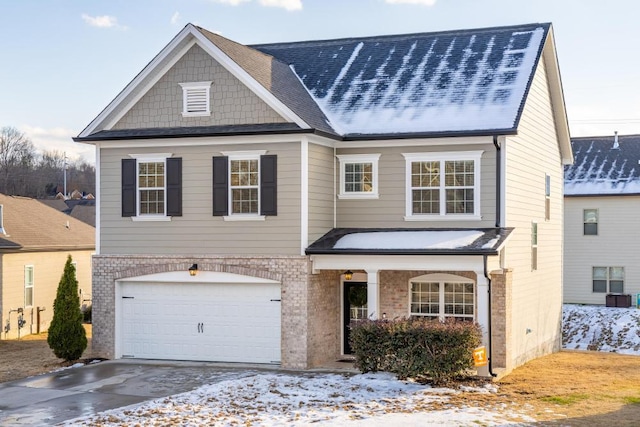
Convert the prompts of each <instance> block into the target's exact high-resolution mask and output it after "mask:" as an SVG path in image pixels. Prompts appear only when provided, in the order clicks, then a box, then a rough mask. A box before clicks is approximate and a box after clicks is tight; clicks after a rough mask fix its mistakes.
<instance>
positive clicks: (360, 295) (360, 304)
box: [342, 282, 367, 354]
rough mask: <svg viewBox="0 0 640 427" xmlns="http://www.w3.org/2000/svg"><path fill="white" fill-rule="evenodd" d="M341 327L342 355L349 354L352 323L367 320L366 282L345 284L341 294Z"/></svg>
mask: <svg viewBox="0 0 640 427" xmlns="http://www.w3.org/2000/svg"><path fill="white" fill-rule="evenodd" d="M343 295H344V296H343V298H344V299H343V305H342V306H343V307H344V312H343V327H342V331H343V332H342V336H343V339H344V354H351V346H350V345H349V333H350V332H351V329H350V326H351V324H352V322H354V323H355V322H358V321H361V320H363V319H366V318H367V282H345V284H344V294H343Z"/></svg>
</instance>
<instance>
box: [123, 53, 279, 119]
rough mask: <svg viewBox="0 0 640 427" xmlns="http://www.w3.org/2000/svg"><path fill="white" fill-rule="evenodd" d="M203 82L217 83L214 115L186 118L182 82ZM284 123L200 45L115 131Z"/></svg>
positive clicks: (162, 80)
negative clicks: (183, 109) (183, 108)
mask: <svg viewBox="0 0 640 427" xmlns="http://www.w3.org/2000/svg"><path fill="white" fill-rule="evenodd" d="M201 81H213V84H212V86H211V99H210V102H211V115H210V116H204V117H183V116H182V102H183V95H182V88H181V87H180V83H188V82H201ZM284 122H286V120H284V119H283V118H282V117H281V116H279V115H278V114H277V113H276V112H275V111H273V110H272V109H271V108H270V107H269V106H268V105H267V104H266V103H265V102H264V101H262V100H261V99H260V98H259V97H258V96H256V95H255V94H254V93H253V92H252V91H251V90H249V89H248V88H247V87H246V86H245V85H244V84H242V83H241V82H240V81H239V80H238V79H237V78H236V77H235V76H233V75H232V74H231V73H229V72H228V71H227V70H226V69H225V68H224V67H223V66H222V65H220V64H219V63H217V62H216V61H214V60H213V58H211V57H210V56H209V55H208V54H207V53H206V52H205V51H204V50H202V48H200V47H199V46H197V45H196V46H193V47H192V48H191V49H190V50H189V51H188V52H187V53H186V54H185V55H184V56H183V57H182V58H181V59H180V60H179V61H178V62H177V63H176V64H175V65H174V66H173V67H172V68H171V69H170V70H169V71H168V72H167V73H166V74H165V75H164V76H162V77H161V78H160V80H159V81H158V82H157V83H156V84H155V85H154V86H153V87H152V88H151V89H150V90H149V91H148V92H147V93H146V94H145V95H143V96H142V98H141V99H140V100H139V101H138V102H137V103H136V104H135V105H134V106H133V107H132V108H131V109H130V110H129V111H128V112H127V113H126V114H125V115H124V116H123V117H122V118H121V119H120V120H119V121H118V122H117V123H116V124H115V125H114V126H113V129H137V128H153V127H176V126H212V125H232V124H236V125H238V124H256V123H284Z"/></svg>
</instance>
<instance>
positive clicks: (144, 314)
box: [120, 282, 281, 363]
mask: <svg viewBox="0 0 640 427" xmlns="http://www.w3.org/2000/svg"><path fill="white" fill-rule="evenodd" d="M121 294H122V296H123V297H125V298H123V299H122V316H121V319H122V321H121V324H122V326H121V333H122V338H121V340H120V342H121V346H122V355H123V357H126V356H128V357H137V358H154V359H177V360H206V361H225V362H254V363H273V362H279V360H280V335H281V332H280V322H281V318H280V315H281V311H280V302H279V299H280V285H279V284H262V283H251V284H244V283H243V284H229V283H208V284H202V283H199V284H188V285H185V284H180V283H148V282H124V283H121ZM274 300H275V301H274Z"/></svg>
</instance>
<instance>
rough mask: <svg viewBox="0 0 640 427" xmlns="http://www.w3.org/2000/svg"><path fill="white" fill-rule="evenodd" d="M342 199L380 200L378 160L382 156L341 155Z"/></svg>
mask: <svg viewBox="0 0 640 427" xmlns="http://www.w3.org/2000/svg"><path fill="white" fill-rule="evenodd" d="M337 157H338V160H339V161H340V193H339V194H338V198H340V199H377V198H378V196H379V195H378V159H379V158H380V154H341V155H339V156H337Z"/></svg>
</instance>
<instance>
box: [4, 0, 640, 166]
mask: <svg viewBox="0 0 640 427" xmlns="http://www.w3.org/2000/svg"><path fill="white" fill-rule="evenodd" d="M638 16H640V3H638V2H637V1H635V0H612V1H602V0H601V1H593V0H582V1H580V0H93V1H87V0H0V58H1V59H0V127H1V126H15V127H17V128H18V129H20V130H22V131H23V132H25V133H26V134H27V135H28V136H29V137H30V138H31V139H32V140H33V141H34V143H36V145H37V146H38V147H44V148H45V149H48V150H58V151H65V152H67V154H68V155H69V156H70V157H73V156H78V155H82V156H83V157H84V158H85V159H86V160H89V161H91V162H93V159H94V155H93V148H91V147H87V146H84V145H82V144H76V143H74V142H72V141H71V137H72V136H76V135H77V134H78V133H80V131H81V130H82V129H83V128H84V127H85V126H86V125H87V124H89V122H90V121H91V120H93V119H94V118H95V117H96V116H97V115H98V114H99V113H100V111H101V110H102V109H103V108H104V107H106V105H107V104H108V103H109V102H110V101H111V100H112V99H113V98H114V97H115V96H116V95H117V94H118V92H120V91H121V90H122V89H123V88H124V87H125V86H126V85H127V84H128V83H129V82H130V81H131V80H132V79H133V78H134V77H135V75H136V74H137V73H138V72H139V71H140V70H142V68H143V67H144V66H145V65H146V64H147V63H148V62H149V61H150V60H151V59H152V58H153V57H154V56H155V55H156V54H157V53H158V52H159V51H160V50H161V49H162V48H163V47H164V46H165V45H166V44H167V43H168V42H169V41H170V40H171V39H172V38H173V37H174V36H175V35H176V34H177V33H178V32H179V31H180V30H181V29H182V28H183V27H184V26H185V25H186V24H187V23H189V22H191V23H194V24H197V25H200V26H202V27H204V28H207V29H208V30H211V31H216V32H219V33H220V34H222V35H223V36H225V37H228V38H230V39H233V40H235V41H238V42H240V43H244V44H254V43H267V42H279V41H295V40H309V39H331V38H342V37H352V36H371V35H379V34H402V33H413V32H429V31H439V30H454V29H463V28H479V27H489V26H500V25H514V24H523V23H532V22H551V23H553V26H554V31H555V37H556V46H557V50H558V58H559V62H560V71H561V74H562V80H563V84H564V94H565V100H566V105H567V112H568V117H569V125H570V129H571V134H572V136H591V135H610V134H611V135H612V134H613V132H614V131H615V130H617V131H619V132H620V133H621V134H631V133H638V134H640V25H639V24H638Z"/></svg>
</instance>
